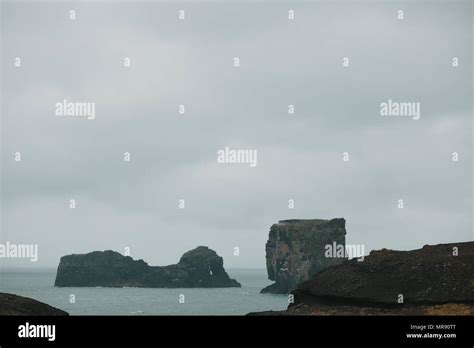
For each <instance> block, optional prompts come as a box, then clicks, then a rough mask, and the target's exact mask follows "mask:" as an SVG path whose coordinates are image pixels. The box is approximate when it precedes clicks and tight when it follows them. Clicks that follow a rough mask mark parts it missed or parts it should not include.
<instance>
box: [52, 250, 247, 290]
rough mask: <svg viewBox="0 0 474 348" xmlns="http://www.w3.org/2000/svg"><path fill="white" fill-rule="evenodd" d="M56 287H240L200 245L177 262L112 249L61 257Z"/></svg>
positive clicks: (214, 253)
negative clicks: (150, 260)
mask: <svg viewBox="0 0 474 348" xmlns="http://www.w3.org/2000/svg"><path fill="white" fill-rule="evenodd" d="M54 285H55V286H58V287H96V286H103V287H142V288H226V287H240V286H241V285H240V283H239V282H238V281H236V280H235V279H231V278H230V277H229V275H228V274H227V272H226V271H225V270H224V261H223V259H222V257H220V256H219V255H217V253H216V252H215V251H214V250H211V249H209V248H208V247H205V246H199V247H197V248H195V249H193V250H190V251H188V252H186V253H185V254H184V255H183V256H182V257H181V259H180V261H179V262H178V263H177V264H174V265H169V266H149V265H148V264H147V263H146V262H145V261H143V260H133V259H132V258H131V257H130V256H123V255H122V254H120V253H118V252H115V251H112V250H106V251H94V252H91V253H88V254H79V255H67V256H63V257H61V260H60V262H59V266H58V272H57V274H56V281H55V283H54Z"/></svg>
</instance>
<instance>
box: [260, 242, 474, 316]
mask: <svg viewBox="0 0 474 348" xmlns="http://www.w3.org/2000/svg"><path fill="white" fill-rule="evenodd" d="M291 294H293V295H294V303H293V304H290V306H289V307H288V310H287V311H283V312H264V313H261V314H264V315H269V314H282V315H291V314H296V315H305V314H310V315H333V314H334V315H474V242H463V243H451V244H439V245H433V246H428V245H426V246H424V247H423V248H422V249H418V250H411V251H394V250H387V249H382V250H377V251H372V252H371V253H370V255H369V256H366V257H365V258H364V261H362V262H358V261H356V260H349V261H347V262H345V263H343V264H341V265H338V266H333V267H330V268H327V269H326V270H323V271H321V272H319V273H318V274H316V275H315V276H314V277H313V279H311V280H308V281H307V282H304V283H303V284H301V285H300V286H299V287H298V289H296V290H294V291H292V292H291ZM400 295H403V302H402V303H400V301H399V300H400ZM256 314H259V313H256Z"/></svg>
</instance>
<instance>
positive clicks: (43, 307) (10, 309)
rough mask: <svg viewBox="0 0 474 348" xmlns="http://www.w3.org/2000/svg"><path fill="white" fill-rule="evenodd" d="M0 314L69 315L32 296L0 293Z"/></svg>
mask: <svg viewBox="0 0 474 348" xmlns="http://www.w3.org/2000/svg"><path fill="white" fill-rule="evenodd" d="M0 315H54V316H56V315H69V314H68V313H67V312H64V311H62V310H60V309H57V308H54V307H52V306H50V305H47V304H46V303H43V302H40V301H36V300H33V299H32V298H28V297H23V296H18V295H13V294H6V293H0Z"/></svg>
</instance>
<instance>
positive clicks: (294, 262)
mask: <svg viewBox="0 0 474 348" xmlns="http://www.w3.org/2000/svg"><path fill="white" fill-rule="evenodd" d="M345 224H346V221H345V220H344V219H342V218H338V219H332V220H321V219H311V220H304V219H292V220H281V221H279V222H278V223H277V224H274V225H272V226H271V228H270V233H269V236H268V241H267V244H266V246H265V251H266V261H267V272H268V278H269V279H270V280H273V281H275V283H274V284H272V285H270V286H267V287H266V288H264V289H263V290H262V291H261V292H262V293H265V292H270V293H288V292H289V291H290V290H293V289H295V288H296V287H297V286H298V285H299V284H301V283H302V282H304V281H306V280H308V279H310V278H311V277H312V276H313V275H314V274H316V273H318V272H319V271H321V270H323V269H325V268H327V267H329V266H333V265H337V264H340V263H342V262H344V261H345V260H346V258H345V257H326V255H325V248H326V246H327V245H333V244H334V243H336V244H337V245H341V246H345V235H346V228H345Z"/></svg>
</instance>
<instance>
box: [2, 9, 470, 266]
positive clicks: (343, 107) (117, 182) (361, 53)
mask: <svg viewBox="0 0 474 348" xmlns="http://www.w3.org/2000/svg"><path fill="white" fill-rule="evenodd" d="M71 9H74V10H75V11H76V19H75V20H70V19H69V15H70V14H69V10H71ZM180 9H184V10H185V11H186V19H185V20H183V21H180V20H178V11H179V10H180ZM289 9H294V10H295V19H294V20H292V21H290V20H289V19H288V10H289ZM399 9H403V10H404V19H403V20H398V19H397V15H398V13H397V11H398V10H399ZM2 10H3V11H2V16H3V23H2V25H3V26H2V33H1V37H2V52H1V58H2V89H1V96H2V101H3V103H2V156H3V158H2V165H3V171H2V183H3V192H2V195H1V198H2V224H1V227H2V229H1V233H0V241H3V242H5V241H10V242H11V243H26V244H30V243H36V244H38V246H39V260H38V262H37V263H35V264H32V263H30V262H29V261H27V260H4V259H3V260H1V262H3V263H4V264H5V265H7V266H38V267H44V266H47V267H50V266H51V267H56V266H57V264H58V262H59V258H60V257H61V256H62V255H66V254H71V253H85V252H90V251H93V250H105V249H113V250H117V251H120V252H123V250H124V248H125V247H130V248H131V256H132V257H134V258H137V259H138V258H141V259H144V260H145V261H147V262H148V263H149V264H151V265H164V264H170V263H175V262H177V261H178V260H179V258H180V256H181V255H182V254H183V253H184V252H185V251H187V250H189V249H192V248H194V247H196V246H198V245H207V246H209V247H210V248H212V249H214V250H216V251H217V253H218V254H219V255H221V256H223V257H224V266H226V267H228V268H236V267H251V268H265V242H266V240H267V237H268V231H269V228H270V226H271V225H272V224H273V223H275V222H277V221H278V220H282V219H288V218H307V219H308V218H321V219H330V218H336V217H344V218H345V219H346V221H347V223H346V229H347V238H346V242H347V243H350V244H364V245H365V251H366V253H368V252H369V251H370V250H371V249H380V248H390V249H403V250H407V249H415V248H420V247H422V246H423V245H424V244H437V243H446V242H456V241H467V240H473V232H472V157H471V156H472V142H471V137H472V109H471V101H472V78H471V76H472V31H471V22H472V13H471V2H470V1H449V2H447V1H445V2H427V3H424V4H416V3H414V2H413V1H408V2H390V3H382V2H378V1H357V2H348V1H338V2H298V3H294V2H291V3H290V2H285V1H282V2H274V3H271V2H262V1H241V2H239V1H235V2H227V3H225V4H224V3H223V2H216V1H206V2H204V1H198V2H195V3H191V2H182V3H171V2H121V3H115V4H112V3H110V2H78V3H71V2H68V3H64V2H55V3H54V2H13V1H7V2H3V5H2ZM15 57H21V60H22V62H21V63H22V65H21V67H15V66H14V62H15ZM125 57H130V59H131V66H130V67H128V68H127V67H124V64H123V63H124V58H125ZM234 57H239V59H240V67H238V68H236V67H234V66H233V59H234ZM344 57H349V62H350V65H349V67H343V66H342V62H343V58H344ZM453 57H458V59H459V66H458V67H456V68H454V67H453V66H452V58H453ZM63 99H67V100H69V101H76V102H83V101H86V102H95V104H96V117H95V119H94V120H87V119H85V118H73V117H72V118H68V117H58V116H56V115H55V104H56V103H57V102H62V101H63ZM388 99H392V100H394V101H405V102H419V103H420V105H421V118H420V119H419V120H413V119H412V118H410V117H401V118H395V117H382V116H381V115H380V103H381V102H384V101H388ZM179 104H184V105H185V107H186V112H185V114H184V115H179V114H178V105H179ZM289 104H293V105H295V114H294V115H289V114H288V105H289ZM226 146H228V147H231V148H235V149H256V150H257V151H258V165H257V167H255V168H251V167H249V166H248V165H245V164H242V165H222V164H218V163H217V161H216V157H217V156H216V152H217V151H218V150H219V149H223V148H225V147H226ZM15 152H21V155H22V161H21V162H15V161H14V153H15ZM124 152H130V153H131V162H129V163H127V162H124V161H123V153H124ZM343 152H348V153H349V161H348V162H344V161H343ZM453 152H458V153H459V161H458V162H453V161H452V153H453ZM70 199H76V201H77V207H76V209H69V200H70ZM179 199H185V204H186V207H185V209H179V208H178V200H179ZM289 199H294V200H295V208H294V209H289V208H288V200H289ZM399 199H403V200H404V208H403V209H398V207H397V203H398V202H397V201H398V200H399ZM234 247H239V248H240V255H239V256H234V255H233V248H234Z"/></svg>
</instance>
